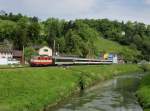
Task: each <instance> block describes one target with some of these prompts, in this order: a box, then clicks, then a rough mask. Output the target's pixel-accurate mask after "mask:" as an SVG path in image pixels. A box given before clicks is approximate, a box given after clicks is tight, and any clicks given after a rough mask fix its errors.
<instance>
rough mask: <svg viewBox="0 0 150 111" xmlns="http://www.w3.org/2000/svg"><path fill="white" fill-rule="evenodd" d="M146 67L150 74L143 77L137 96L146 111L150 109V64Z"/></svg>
mask: <svg viewBox="0 0 150 111" xmlns="http://www.w3.org/2000/svg"><path fill="white" fill-rule="evenodd" d="M146 67H147V68H146V70H147V71H148V72H147V73H148V75H146V76H145V77H144V78H143V79H142V81H141V84H140V87H139V89H138V91H137V96H138V98H139V101H140V103H141V105H142V106H143V108H144V111H150V65H149V66H146Z"/></svg>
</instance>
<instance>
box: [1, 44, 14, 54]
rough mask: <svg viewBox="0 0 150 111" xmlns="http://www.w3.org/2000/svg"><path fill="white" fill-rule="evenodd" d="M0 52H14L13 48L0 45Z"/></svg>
mask: <svg viewBox="0 0 150 111" xmlns="http://www.w3.org/2000/svg"><path fill="white" fill-rule="evenodd" d="M0 53H12V49H10V48H8V47H2V46H0Z"/></svg>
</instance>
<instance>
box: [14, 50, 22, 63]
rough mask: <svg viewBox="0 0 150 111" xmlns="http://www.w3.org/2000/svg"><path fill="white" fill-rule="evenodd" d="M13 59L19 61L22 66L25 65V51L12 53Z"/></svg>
mask: <svg viewBox="0 0 150 111" xmlns="http://www.w3.org/2000/svg"><path fill="white" fill-rule="evenodd" d="M12 55H13V59H15V60H17V61H19V63H20V64H24V62H25V61H24V56H23V51H20V50H13V51H12Z"/></svg>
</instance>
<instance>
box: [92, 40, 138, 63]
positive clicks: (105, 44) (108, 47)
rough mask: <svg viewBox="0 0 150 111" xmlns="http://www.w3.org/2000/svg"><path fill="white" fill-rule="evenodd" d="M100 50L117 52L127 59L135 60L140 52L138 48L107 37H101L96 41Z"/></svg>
mask: <svg viewBox="0 0 150 111" xmlns="http://www.w3.org/2000/svg"><path fill="white" fill-rule="evenodd" d="M95 44H96V47H97V49H98V52H107V53H117V54H120V55H122V56H123V57H124V59H126V60H131V61H132V60H134V59H136V56H137V55H140V52H139V51H137V50H136V49H131V48H130V47H128V46H123V45H120V44H118V43H117V42H113V41H110V40H107V39H103V38H99V39H98V40H97V41H96V42H95Z"/></svg>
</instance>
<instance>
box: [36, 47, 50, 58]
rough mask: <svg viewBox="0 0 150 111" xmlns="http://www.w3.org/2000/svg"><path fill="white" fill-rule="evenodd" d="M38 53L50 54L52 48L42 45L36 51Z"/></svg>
mask: <svg viewBox="0 0 150 111" xmlns="http://www.w3.org/2000/svg"><path fill="white" fill-rule="evenodd" d="M38 53H39V55H41V56H42V55H45V56H52V55H53V53H52V49H51V48H49V47H47V46H44V47H42V48H40V49H39V51H38Z"/></svg>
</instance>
